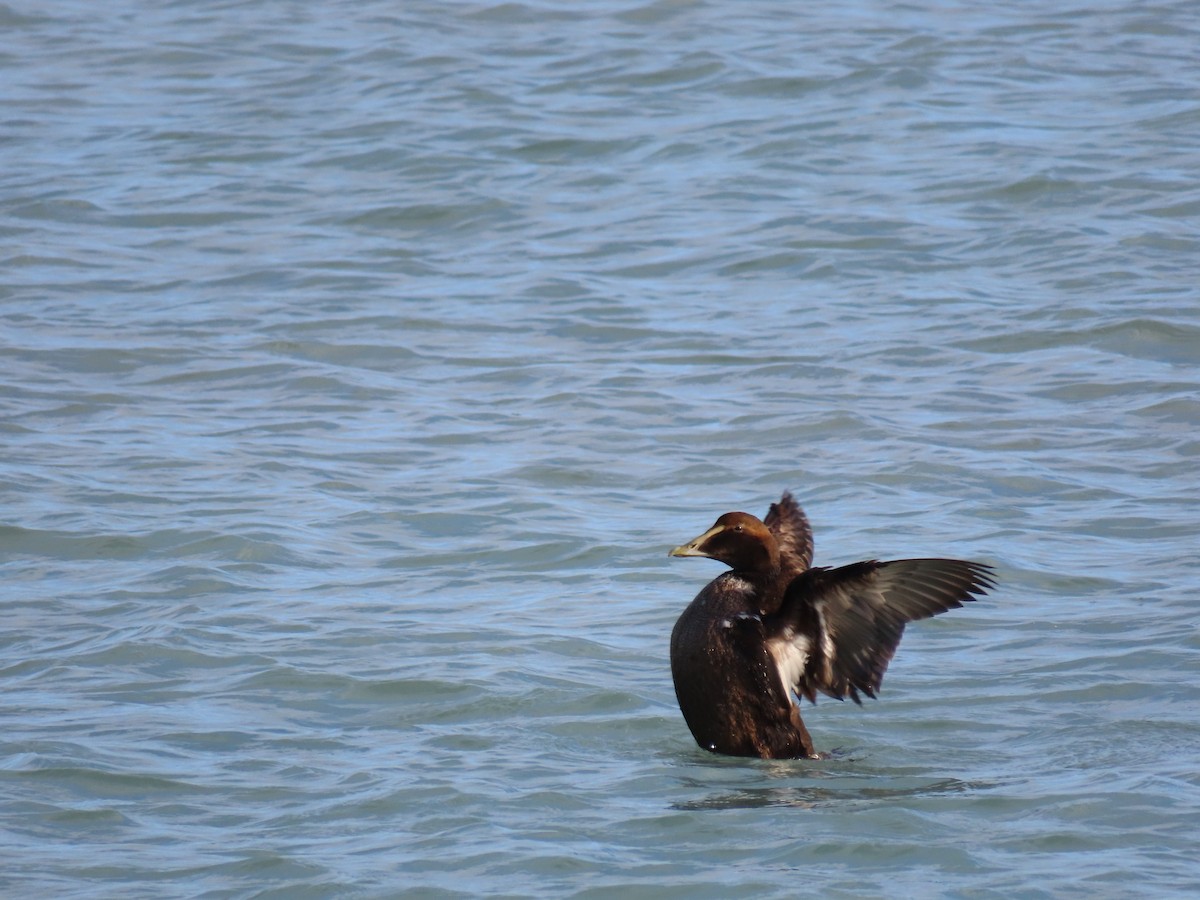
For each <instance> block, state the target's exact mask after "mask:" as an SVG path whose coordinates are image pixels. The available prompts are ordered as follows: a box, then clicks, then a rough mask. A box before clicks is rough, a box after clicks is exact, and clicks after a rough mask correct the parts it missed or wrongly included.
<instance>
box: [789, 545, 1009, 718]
mask: <svg viewBox="0 0 1200 900" xmlns="http://www.w3.org/2000/svg"><path fill="white" fill-rule="evenodd" d="M993 584H994V582H993V580H992V570H991V567H989V566H985V565H982V564H980V563H973V562H965V561H963V560H956V559H898V560H892V561H891V562H876V561H871V562H860V563H854V564H852V565H849V566H842V567H841V568H837V569H826V568H817V569H809V570H808V571H807V572H805V573H804V574H803V575H801V576H800V577H798V578H796V579H795V580H794V581H793V582H792V583H791V585H790V587H789V588H788V591H787V594H786V596H785V597H784V601H783V606H782V607H781V608H780V610H779V612H778V613H777V614H776V615H775V617H774V618H775V619H776V623H775V624H776V629H775V633H774V634H773V635H772V636H771V637H770V638H768V649H769V651H770V653H771V655H772V657H773V658H774V659H775V660H776V662H777V665H778V667H779V671H780V677H781V678H784V679H785V680H786V679H788V678H789V677H790V676H793V675H795V673H797V670H799V672H798V675H796V677H795V681H794V682H793V683H792V685H791V689H792V690H793V691H795V692H796V693H798V694H800V695H803V696H805V697H807V698H808V699H809V700H810V701H815V700H816V692H817V691H821V692H822V693H824V694H828V695H829V696H831V697H836V698H837V699H839V700H842V699H845V698H846V696H847V695H849V697H850V699H851V700H853V701H854V702H855V703H860V704H861V702H862V701H861V699H860V698H859V692H862V693H863V694H866V695H867V696H868V697H874V696H875V692H876V691H877V690H879V685H880V682H882V680H883V673H884V672H885V671H886V670H887V667H888V663H889V662H891V659H892V656H893V654H894V653H895V652H896V646H897V645H898V644H899V643H900V638H901V636H902V635H903V634H904V626H905V625H906V624H907V623H909V622H913V621H916V620H917V619H926V618H929V617H930V616H936V615H938V614H939V613H943V612H945V611H946V610H949V609H955V608H957V607H960V606H962V605H963V603H964V602H966V601H970V600H974V599H975V598H976V597H978V596H980V595H982V594H984V593H986V592H987V590H988V588H990V587H992V586H993ZM785 662H786V663H787V665H786V666H785V665H784V663H785Z"/></svg>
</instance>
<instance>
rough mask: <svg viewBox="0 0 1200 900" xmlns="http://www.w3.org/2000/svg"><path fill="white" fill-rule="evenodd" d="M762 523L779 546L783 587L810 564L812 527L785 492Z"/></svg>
mask: <svg viewBox="0 0 1200 900" xmlns="http://www.w3.org/2000/svg"><path fill="white" fill-rule="evenodd" d="M763 524H764V525H766V526H767V529H768V530H769V531H770V532H771V534H772V535H773V536H774V537H775V542H776V543H777V544H779V559H780V564H781V568H782V569H783V573H782V575H783V578H784V583H785V584H786V583H787V582H789V581H791V580H792V579H793V578H795V577H796V576H797V575H799V574H800V573H801V572H804V571H805V570H806V569H808V567H809V566H811V565H812V556H813V537H812V527H811V526H810V525H809V524H808V517H807V516H805V515H804V510H802V509H801V508H800V504H799V503H797V502H796V498H795V497H793V496H792V494H791V492H790V491H785V492H784V494H783V496H782V497H781V498H780V499H779V502H778V503H772V504H771V508H770V509H768V510H767V515H766V517H765V518H764V519H763Z"/></svg>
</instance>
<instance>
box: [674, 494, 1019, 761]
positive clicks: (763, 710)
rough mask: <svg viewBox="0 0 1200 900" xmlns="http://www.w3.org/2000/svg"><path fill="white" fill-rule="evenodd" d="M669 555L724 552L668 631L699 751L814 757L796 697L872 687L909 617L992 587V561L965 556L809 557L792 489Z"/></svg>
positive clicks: (856, 694)
mask: <svg viewBox="0 0 1200 900" xmlns="http://www.w3.org/2000/svg"><path fill="white" fill-rule="evenodd" d="M668 555H669V556H673V557H707V558H709V559H715V560H718V561H719V562H723V563H725V564H726V565H727V566H729V570H728V571H726V572H722V573H721V574H720V575H718V576H717V577H716V578H714V579H713V580H712V581H711V582H709V584H708V585H706V586H705V587H704V588H703V590H701V591H700V593H699V594H697V595H696V598H695V599H694V600H692V602H691V603H690V604H689V605H688V607H687V608H686V609H685V610H684V611H683V614H682V615H680V617H679V619H678V621H677V622H676V623H675V627H674V629H673V630H672V632H671V675H672V678H673V680H674V682H675V696H676V698H677V699H678V701H679V709H680V711H681V712H682V713H683V718H684V721H685V722H686V723H687V726H688V728H689V730H690V731H691V733H692V737H694V738H695V739H696V743H697V744H698V745H699V746H700V747H702V748H703V749H705V750H709V751H711V752H713V753H719V754H724V755H727V756H744V757H759V758H761V759H798V758H809V759H818V758H820V756H819V754H817V752H816V750H815V749H814V747H813V741H812V738H811V736H810V735H809V733H808V729H807V728H805V726H804V722H803V720H802V719H801V717H800V699H801V698H802V697H803V698H804V699H806V700H808V701H809V702H810V703H816V700H817V694H818V692H819V693H822V694H825V695H827V696H829V697H833V698H836V699H838V700H845V699H846V697H849V698H850V699H851V700H853V701H854V702H855V703H856V704H858V705H860V706H861V705H862V697H863V696H866V697H870V698H872V699H874V698H875V696H876V694H877V693H878V691H879V689H880V684H881V683H882V681H883V674H884V672H885V671H886V670H887V667H888V663H889V662H891V659H892V657H893V655H894V654H895V652H896V647H897V645H898V644H899V643H900V638H901V636H902V635H903V634H904V627H905V625H907V624H908V623H909V622H914V621H917V620H919V619H926V618H929V617H930V616H936V615H940V614H941V613H944V612H946V611H948V610H951V609H957V608H959V607H961V606H962V605H963V604H964V603H966V602H968V601H972V600H975V599H976V598H978V597H981V596H983V595H984V594H986V593H987V592H988V591H989V590H990V589H992V588H994V587H995V575H994V570H993V569H992V567H991V566H988V565H985V564H983V563H977V562H969V561H966V560H961V559H894V560H888V561H884V562H880V561H879V560H866V561H863V562H856V563H851V564H849V565H845V566H839V567H837V568H829V567H824V566H816V567H814V566H813V565H812V559H813V537H812V528H811V527H810V525H809V522H808V518H807V517H806V516H805V514H804V511H803V510H802V509H801V508H800V505H799V504H798V503H797V502H796V500H795V498H794V497H793V496H792V494H791V493H790V492H785V493H784V494H783V497H782V498H781V499H780V500H779V502H778V503H772V504H771V506H770V508H769V509H768V511H767V514H766V516H765V517H764V518H762V519H759V518H757V517H755V516H753V515H751V514H749V513H745V512H728V513H725V514H724V515H722V516H721V517H720V518H718V519H717V521H716V522H715V523H713V525H712V527H711V528H709V529H708V530H707V531H705V532H704V533H703V534H701V535H699V536H698V537H696V538H693V539H692V540H690V541H688V542H687V543H685V544H681V545H680V546H678V547H675V548H674V549H672V550H671V551H670V552H669V554H668Z"/></svg>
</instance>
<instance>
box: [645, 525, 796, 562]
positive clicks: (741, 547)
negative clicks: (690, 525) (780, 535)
mask: <svg viewBox="0 0 1200 900" xmlns="http://www.w3.org/2000/svg"><path fill="white" fill-rule="evenodd" d="M667 555H668V556H707V557H708V558H709V559H715V560H719V561H720V562H723V563H725V564H726V565H727V566H729V567H730V568H732V569H734V570H735V571H739V572H770V571H774V570H776V569H778V568H779V544H778V543H776V541H775V536H774V535H772V534H771V532H770V529H768V528H767V526H766V525H764V524H763V523H762V521H761V520H760V519H757V518H755V517H754V516H752V515H750V514H749V513H744V512H729V513H725V515H723V516H721V518H719V519H717V521H716V522H714V523H713V526H712V528H710V529H708V531H706V532H704V534H702V535H700V536H699V537H697V538H693V539H692V540H690V541H688V542H687V543H686V544H682V545H680V546H678V547H676V548H675V549H674V550H672V551H671V552H670V553H669V554H667Z"/></svg>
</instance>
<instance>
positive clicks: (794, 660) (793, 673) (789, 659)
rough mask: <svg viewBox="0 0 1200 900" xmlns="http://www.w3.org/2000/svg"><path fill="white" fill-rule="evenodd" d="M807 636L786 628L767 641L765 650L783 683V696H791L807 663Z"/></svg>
mask: <svg viewBox="0 0 1200 900" xmlns="http://www.w3.org/2000/svg"><path fill="white" fill-rule="evenodd" d="M808 651H809V643H808V638H806V637H805V636H804V635H802V634H796V632H794V631H792V629H790V628H789V629H787V630H786V631H784V632H783V634H782V635H780V636H779V637H777V638H774V639H773V640H770V641H767V652H768V653H770V654H771V658H772V659H773V660H775V670H776V671H777V672H778V673H779V681H780V683H781V684H782V685H783V693H784V696H787V697H791V696H792V694H794V693H795V692H796V685H797V684H799V683H800V676H801V675H803V674H804V667H805V666H806V665H808Z"/></svg>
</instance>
